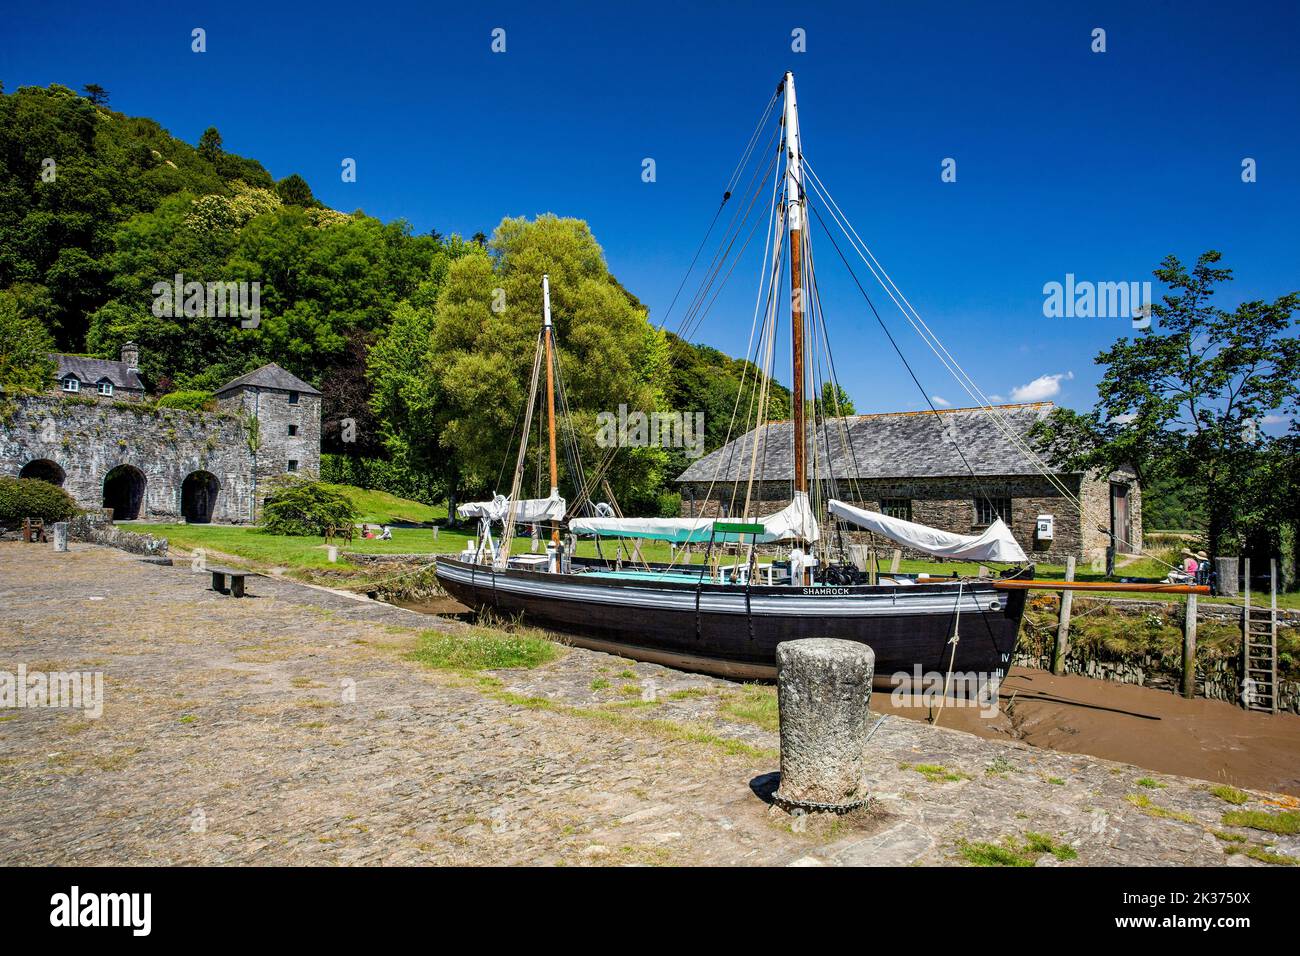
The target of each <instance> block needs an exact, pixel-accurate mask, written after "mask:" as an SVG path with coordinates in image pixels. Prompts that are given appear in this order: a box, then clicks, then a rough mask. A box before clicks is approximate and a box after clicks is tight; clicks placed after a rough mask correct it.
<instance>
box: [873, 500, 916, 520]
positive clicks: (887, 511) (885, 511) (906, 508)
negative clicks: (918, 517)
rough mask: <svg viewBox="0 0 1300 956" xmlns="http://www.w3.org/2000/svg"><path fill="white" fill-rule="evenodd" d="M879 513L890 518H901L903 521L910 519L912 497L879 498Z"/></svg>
mask: <svg viewBox="0 0 1300 956" xmlns="http://www.w3.org/2000/svg"><path fill="white" fill-rule="evenodd" d="M880 513H881V514H882V515H886V516H888V517H890V518H902V519H903V520H904V521H911V520H912V499H911V498H881V499H880Z"/></svg>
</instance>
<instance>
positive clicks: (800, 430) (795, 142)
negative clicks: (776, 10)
mask: <svg viewBox="0 0 1300 956" xmlns="http://www.w3.org/2000/svg"><path fill="white" fill-rule="evenodd" d="M803 198H804V197H803V156H802V154H801V152H800V149H799V107H798V105H797V104H796V103H795V98H794V74H793V73H786V75H785V221H786V228H787V229H789V231H790V340H791V341H790V350H791V355H792V358H793V361H794V369H793V375H792V378H793V382H792V384H793V386H794V395H793V406H794V491H795V494H796V495H797V494H800V493H803V494H807V493H808V462H807V457H808V429H807V425H806V424H805V420H804V378H805V372H804V343H803V304H804V290H803V225H804V216H803Z"/></svg>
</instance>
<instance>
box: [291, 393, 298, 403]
mask: <svg viewBox="0 0 1300 956" xmlns="http://www.w3.org/2000/svg"><path fill="white" fill-rule="evenodd" d="M289 404H290V405H297V404H298V393H297V392H290V393H289Z"/></svg>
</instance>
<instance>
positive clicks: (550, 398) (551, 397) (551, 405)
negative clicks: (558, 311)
mask: <svg viewBox="0 0 1300 956" xmlns="http://www.w3.org/2000/svg"><path fill="white" fill-rule="evenodd" d="M542 335H543V337H544V338H545V339H546V429H547V432H548V433H549V436H550V442H551V497H552V498H554V497H555V496H556V495H558V494H559V493H560V482H559V477H558V473H559V469H558V468H557V466H556V459H555V345H554V342H555V327H554V326H553V325H551V280H550V277H549V276H547V275H543V276H542ZM551 540H552V541H554V542H556V543H557V544H558V543H559V540H560V528H559V525H552V526H551Z"/></svg>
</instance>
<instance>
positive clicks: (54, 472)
mask: <svg viewBox="0 0 1300 956" xmlns="http://www.w3.org/2000/svg"><path fill="white" fill-rule="evenodd" d="M18 477H19V478H35V479H36V480H37V481H48V482H49V483H50V484H52V485H58V486H59V487H60V488H62V487H63V480H64V479H65V478H66V477H67V475H65V474H64V473H63V469H62V468H60V467H59V466H58V465H57V464H55V463H54V462H52V461H50V460H49V459H48V458H37V459H36V460H35V461H29V462H28V463H27V464H25V465H23V470H22V471H20V472H18Z"/></svg>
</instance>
